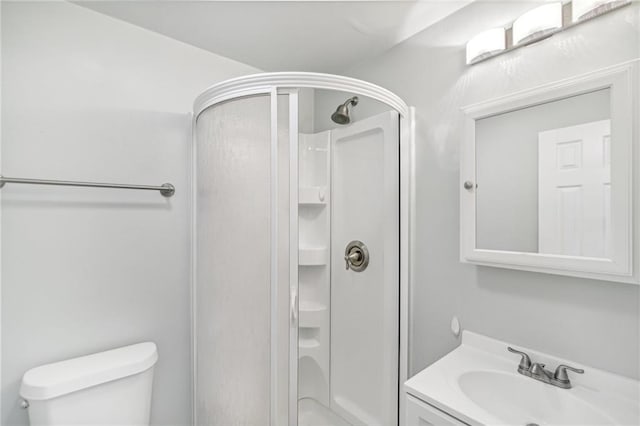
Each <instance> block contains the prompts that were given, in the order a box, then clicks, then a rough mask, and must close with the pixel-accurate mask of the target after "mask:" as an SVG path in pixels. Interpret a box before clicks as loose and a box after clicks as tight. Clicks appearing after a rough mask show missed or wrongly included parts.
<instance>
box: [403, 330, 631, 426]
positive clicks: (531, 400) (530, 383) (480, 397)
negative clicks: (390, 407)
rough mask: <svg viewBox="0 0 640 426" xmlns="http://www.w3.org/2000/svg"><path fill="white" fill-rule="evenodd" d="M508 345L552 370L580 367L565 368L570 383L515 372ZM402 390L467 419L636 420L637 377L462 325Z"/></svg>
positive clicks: (489, 421)
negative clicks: (451, 345) (456, 341)
mask: <svg viewBox="0 0 640 426" xmlns="http://www.w3.org/2000/svg"><path fill="white" fill-rule="evenodd" d="M507 346H511V347H513V348H515V349H518V350H522V351H524V352H527V353H528V354H529V355H530V356H531V359H532V362H540V363H545V364H546V365H547V369H550V370H551V371H553V370H554V369H555V367H556V366H557V365H559V364H568V365H571V366H573V367H576V368H583V369H584V370H585V373H584V374H574V373H572V372H569V377H570V379H571V383H572V385H573V388H572V389H561V388H559V387H556V386H552V385H549V384H546V383H542V382H539V381H537V380H534V379H532V378H530V377H526V376H524V375H522V374H519V373H518V372H517V367H518V363H519V362H520V356H519V355H517V354H513V353H510V352H508V351H507ZM405 392H407V393H409V394H411V395H413V396H415V397H416V398H418V399H420V400H422V401H424V402H427V403H428V404H431V405H432V406H435V407H437V408H439V409H441V410H443V411H445V412H447V413H449V414H450V415H452V416H453V417H456V418H457V419H459V420H461V421H464V422H466V423H468V424H470V425H506V424H509V425H512V424H516V425H526V424H528V423H537V424H540V425H552V424H558V425H560V424H563V425H571V424H572V425H596V424H597V425H640V382H638V381H636V380H633V379H629V378H626V377H623V376H619V375H616V374H612V373H608V372H605V371H602V370H598V369H595V368H592V367H589V366H585V365H581V364H579V363H576V362H573V361H569V360H564V359H561V358H557V357H553V356H551V355H548V354H544V353H541V352H537V351H535V350H532V349H529V348H523V347H521V346H518V345H510V344H508V343H505V342H501V341H499V340H495V339H492V338H489V337H486V336H482V335H480V334H476V333H473V332H470V331H466V330H465V331H464V332H463V335H462V344H461V345H460V346H459V347H458V348H456V349H455V350H453V351H452V352H451V353H449V354H448V355H446V356H444V357H443V358H441V359H440V360H439V361H437V362H435V363H434V364H432V365H431V366H429V367H428V368H426V369H425V370H423V371H421V372H420V373H418V374H416V375H415V376H413V377H412V378H410V379H409V380H408V381H407V382H406V383H405Z"/></svg>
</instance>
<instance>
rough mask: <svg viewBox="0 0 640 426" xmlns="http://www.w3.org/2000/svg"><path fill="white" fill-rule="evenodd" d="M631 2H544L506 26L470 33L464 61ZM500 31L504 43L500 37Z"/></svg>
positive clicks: (525, 42) (535, 38) (499, 51)
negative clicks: (470, 37)
mask: <svg viewBox="0 0 640 426" xmlns="http://www.w3.org/2000/svg"><path fill="white" fill-rule="evenodd" d="M630 4H631V0H573V1H571V2H568V3H564V4H562V3H559V2H558V3H547V4H544V5H542V6H538V7H536V8H534V9H532V10H530V11H528V12H526V13H524V14H523V15H521V16H520V17H519V18H518V19H516V20H515V21H514V22H513V24H511V25H510V26H509V27H507V28H493V29H491V30H487V31H483V32H481V33H479V34H477V35H476V36H475V37H473V38H472V39H471V40H469V42H467V46H466V62H467V65H473V64H477V63H479V62H482V61H485V60H487V59H489V58H492V57H494V56H498V55H502V54H504V53H507V52H510V51H512V50H515V49H518V48H520V47H523V46H526V45H528V44H531V43H535V42H538V41H540V40H543V39H545V38H547V37H551V36H552V35H553V34H555V33H558V32H561V31H564V30H567V29H569V28H571V27H573V26H575V25H578V24H581V23H583V22H586V21H589V20H591V19H593V18H596V17H598V16H601V15H604V14H606V13H609V12H611V11H614V10H617V9H619V8H621V7H623V6H628V5H630ZM500 32H501V33H502V34H503V35H504V39H503V42H504V45H503V44H502V41H500V40H499V39H500V36H499V34H500Z"/></svg>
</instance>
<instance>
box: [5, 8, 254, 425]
mask: <svg viewBox="0 0 640 426" xmlns="http://www.w3.org/2000/svg"><path fill="white" fill-rule="evenodd" d="M2 55H3V57H2V59H3V61H2V89H3V93H2V123H3V128H2V174H4V175H7V176H18V177H40V178H50V179H51V178H58V179H78V180H93V181H107V182H109V181H113V182H132V183H140V184H161V183H163V182H171V183H173V184H174V185H175V186H176V195H175V196H174V197H173V198H170V199H165V198H163V197H162V196H160V195H159V194H158V193H155V192H149V193H147V192H139V191H125V190H106V189H80V188H60V187H36V186H18V185H7V186H6V187H5V188H4V189H3V190H2V203H3V205H2V246H3V248H4V250H3V252H2V310H1V311H2V370H1V371H2V383H1V385H2V408H3V412H2V417H1V418H0V423H1V424H2V425H6V426H8V425H23V424H26V422H27V418H26V412H25V411H24V410H21V409H20V408H18V403H19V397H18V388H19V383H20V380H21V376H22V374H23V373H24V372H25V371H26V370H28V369H29V368H31V367H34V366H37V365H40V364H43V363H48V362H52V361H56V360H60V359H65V358H68V357H73V356H77V355H82V354H86V353H91V352H94V351H100V350H104V349H108V348H112V347H117V346H121V345H126V344H130V343H135V342H139V341H144V340H152V341H155V342H156V343H157V344H158V347H159V353H160V359H159V361H158V364H157V368H156V381H155V386H154V399H153V409H152V421H153V423H154V424H167V425H169V424H170V425H180V424H187V423H189V421H190V417H191V414H190V390H191V385H190V349H189V348H190V343H189V341H190V337H189V336H190V335H189V333H190V331H189V330H190V325H189V324H190V314H189V305H190V299H189V247H190V243H189V208H188V199H189V198H188V194H189V189H188V184H189V183H188V170H189V162H190V158H189V155H190V154H189V153H190V131H191V130H190V128H191V122H190V117H189V115H188V112H189V111H190V110H191V103H192V101H193V99H194V97H195V96H196V95H197V94H198V93H199V92H200V91H201V90H202V89H204V88H205V87H206V86H208V85H210V84H213V83H215V82H217V81H220V80H223V79H226V78H230V77H233V76H238V75H242V74H247V73H253V72H257V71H258V70H256V69H255V68H251V67H249V66H246V65H243V64H240V63H237V62H234V61H231V60H228V59H226V58H223V57H220V56H216V55H213V54H211V53H209V52H205V51H203V50H199V49H197V48H194V47H191V46H188V45H185V44H182V43H180V42H177V41H174V40H171V39H169V38H166V37H164V36H160V35H157V34H154V33H151V32H149V31H146V30H142V29H140V28H137V27H134V26H132V25H130V24H126V23H123V22H120V21H117V20H114V19H112V18H108V17H106V16H103V15H100V14H98V13H96V12H93V11H90V10H87V9H84V8H82V7H79V6H76V5H73V4H69V3H59V2H42V3H33V2H19V3H7V2H3V3H2Z"/></svg>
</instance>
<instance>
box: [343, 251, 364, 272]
mask: <svg viewBox="0 0 640 426" xmlns="http://www.w3.org/2000/svg"><path fill="white" fill-rule="evenodd" d="M361 258H362V253H360V252H359V251H355V250H354V251H352V252H350V253H348V254H345V255H344V261H345V263H346V269H347V270H349V267H350V266H351V265H352V264H354V263H358V262H360V259H361Z"/></svg>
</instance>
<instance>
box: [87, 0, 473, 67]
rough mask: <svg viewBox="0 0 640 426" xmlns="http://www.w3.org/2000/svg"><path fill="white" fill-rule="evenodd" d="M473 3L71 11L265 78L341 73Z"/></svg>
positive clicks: (444, 0)
mask: <svg viewBox="0 0 640 426" xmlns="http://www.w3.org/2000/svg"><path fill="white" fill-rule="evenodd" d="M472 1H473V0H439V1H424V0H422V1H421V0H417V1H416V0H411V1H409V0H395V1H391V0H389V1H188V0H173V1H135V0H134V1H132V0H127V1H110V0H107V1H76V2H75V3H76V4H79V5H81V6H84V7H87V8H89V9H93V10H95V11H97V12H100V13H103V14H106V15H109V16H112V17H114V18H117V19H121V20H123V21H127V22H130V23H132V24H134V25H137V26H140V27H143V28H146V29H149V30H151V31H154V32H157V33H160V34H164V35H166V36H168V37H171V38H174V39H176V40H180V41H182V42H185V43H188V44H191V45H193V46H197V47H200V48H202V49H205V50H208V51H210V52H213V53H217V54H219V55H222V56H226V57H228V58H231V59H234V60H237V61H240V62H243V63H246V64H249V65H252V66H254V67H256V68H259V69H261V70H264V71H284V70H287V71H316V72H340V71H342V70H344V69H346V68H348V67H349V66H351V65H353V64H356V63H358V62H360V61H363V60H366V59H370V58H372V57H375V56H377V55H379V54H381V53H383V52H384V51H386V50H388V49H390V48H391V47H393V46H394V45H396V44H398V43H400V42H402V41H404V40H406V39H407V38H409V37H411V36H413V35H414V34H416V33H418V32H420V31H422V30H424V29H425V28H427V27H429V26H431V25H433V24H434V23H436V22H438V21H440V20H441V19H443V18H445V17H447V16H449V15H450V14H452V13H454V12H455V11H457V10H459V9H460V8H462V7H464V6H466V5H467V4H469V3H471V2H472Z"/></svg>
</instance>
